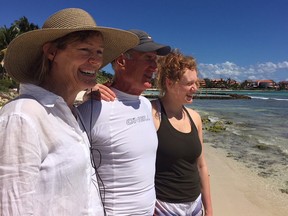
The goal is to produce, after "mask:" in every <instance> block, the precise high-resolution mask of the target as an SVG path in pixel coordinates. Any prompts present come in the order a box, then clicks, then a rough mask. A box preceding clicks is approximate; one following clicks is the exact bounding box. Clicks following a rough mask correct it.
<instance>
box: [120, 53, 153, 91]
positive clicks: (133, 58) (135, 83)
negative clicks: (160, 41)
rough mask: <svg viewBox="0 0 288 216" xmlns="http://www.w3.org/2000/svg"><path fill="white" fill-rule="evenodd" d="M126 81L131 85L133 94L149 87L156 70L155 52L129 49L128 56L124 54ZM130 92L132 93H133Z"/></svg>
mask: <svg viewBox="0 0 288 216" xmlns="http://www.w3.org/2000/svg"><path fill="white" fill-rule="evenodd" d="M124 61H125V75H126V79H125V80H126V82H129V84H130V85H131V90H132V91H133V92H134V91H135V94H136V93H137V92H140V94H141V93H142V92H143V91H145V90H146V89H147V88H151V87H152V85H151V79H152V77H153V74H154V73H155V72H157V54H156V52H138V51H134V50H133V51H131V52H130V56H127V55H126V56H124ZM133 92H132V93H133Z"/></svg>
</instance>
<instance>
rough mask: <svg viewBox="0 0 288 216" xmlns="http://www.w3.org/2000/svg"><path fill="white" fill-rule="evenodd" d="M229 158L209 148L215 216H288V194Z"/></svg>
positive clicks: (208, 157) (221, 151) (207, 147)
mask: <svg viewBox="0 0 288 216" xmlns="http://www.w3.org/2000/svg"><path fill="white" fill-rule="evenodd" d="M226 155H227V153H226V152H225V151H224V150H223V149H215V148H213V147H211V146H209V144H206V146H205V157H206V160H207V163H208V168H209V173H210V184H211V193H212V204H213V210H214V216H284V215H288V194H283V193H281V192H280V191H279V189H277V188H273V187H271V184H270V183H269V180H267V179H265V178H263V177H260V176H258V175H257V174H256V173H253V172H252V171H251V170H249V169H248V168H246V167H245V166H244V165H243V164H241V163H239V162H237V161H235V160H233V159H232V158H228V157H226Z"/></svg>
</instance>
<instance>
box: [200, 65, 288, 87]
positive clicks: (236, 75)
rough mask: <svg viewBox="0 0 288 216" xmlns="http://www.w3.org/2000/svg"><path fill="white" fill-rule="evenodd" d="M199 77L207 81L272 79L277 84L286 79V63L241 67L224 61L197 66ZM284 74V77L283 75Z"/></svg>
mask: <svg viewBox="0 0 288 216" xmlns="http://www.w3.org/2000/svg"><path fill="white" fill-rule="evenodd" d="M198 68H199V71H200V77H202V78H209V79H219V78H223V79H228V78H231V79H235V80H238V81H243V80H246V79H252V80H257V79H273V80H274V81H276V82H278V81H281V80H286V79H288V73H286V72H285V73H284V72H283V71H288V61H283V62H279V63H273V62H264V63H259V64H256V65H250V66H247V67H241V66H239V65H237V64H235V63H233V62H229V61H226V62H224V63H221V64H203V63H200V64H199V66H198ZM284 74H285V75H284Z"/></svg>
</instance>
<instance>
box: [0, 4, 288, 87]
mask: <svg viewBox="0 0 288 216" xmlns="http://www.w3.org/2000/svg"><path fill="white" fill-rule="evenodd" d="M67 7H79V8H82V9H85V10H86V11H88V12H89V13H90V14H91V15H92V16H93V17H94V18H95V20H96V22H97V25H99V26H107V27H114V28H121V29H132V28H134V29H142V30H145V31H146V32H148V33H149V34H150V35H151V36H152V38H153V39H154V40H155V41H156V42H160V43H163V44H168V45H170V46H171V47H172V48H178V49H180V50H181V51H182V52H183V53H185V54H187V55H192V56H194V57H195V58H196V59H197V62H198V67H199V71H200V77H201V78H211V79H212V78H215V79H216V78H223V79H227V78H231V79H236V80H238V81H244V80H246V79H253V80H256V79H273V80H274V81H276V82H279V81H282V80H287V81H288V1H287V0H273V1H272V0H146V1H138V0H122V1H119V0H38V1H37V0H25V1H24V0H9V1H5V3H3V4H2V5H1V7H0V27H3V26H4V25H6V26H7V27H10V25H11V24H12V23H13V22H14V21H15V20H18V19H19V18H20V17H22V16H26V17H27V18H28V20H29V22H32V23H34V24H37V25H39V27H41V26H42V24H43V23H44V21H45V20H46V19H47V18H48V17H49V16H50V15H51V14H53V13H55V12H56V11H58V10H60V9H63V8H67ZM105 70H106V71H107V72H110V73H112V69H111V67H109V66H108V67H105Z"/></svg>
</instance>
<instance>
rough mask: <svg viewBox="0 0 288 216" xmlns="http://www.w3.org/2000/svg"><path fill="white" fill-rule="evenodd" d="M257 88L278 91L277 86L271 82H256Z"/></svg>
mask: <svg viewBox="0 0 288 216" xmlns="http://www.w3.org/2000/svg"><path fill="white" fill-rule="evenodd" d="M257 83H258V85H257V86H258V88H261V89H278V88H279V86H278V85H277V84H276V82H274V81H273V80H257Z"/></svg>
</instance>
